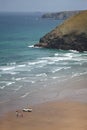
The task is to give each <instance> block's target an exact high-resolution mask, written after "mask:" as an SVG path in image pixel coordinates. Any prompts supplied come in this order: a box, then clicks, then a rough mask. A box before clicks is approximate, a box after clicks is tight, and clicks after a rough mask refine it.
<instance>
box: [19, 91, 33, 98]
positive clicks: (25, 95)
mask: <svg viewBox="0 0 87 130" xmlns="http://www.w3.org/2000/svg"><path fill="white" fill-rule="evenodd" d="M30 93H31V92H28V93H25V94H24V95H22V96H21V98H25V97H27V96H28V95H29V94H30Z"/></svg>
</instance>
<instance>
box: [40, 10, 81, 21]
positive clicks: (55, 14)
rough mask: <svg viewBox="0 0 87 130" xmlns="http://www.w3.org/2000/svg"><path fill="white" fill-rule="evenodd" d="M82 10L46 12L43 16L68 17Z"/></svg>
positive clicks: (60, 18) (61, 18) (53, 17)
mask: <svg viewBox="0 0 87 130" xmlns="http://www.w3.org/2000/svg"><path fill="white" fill-rule="evenodd" d="M79 12H80V11H63V12H58V13H46V14H43V15H42V18H52V19H59V20H63V19H67V18H69V17H71V16H73V15H75V14H78V13H79Z"/></svg>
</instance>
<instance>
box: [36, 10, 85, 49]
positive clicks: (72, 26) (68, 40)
mask: <svg viewBox="0 0 87 130" xmlns="http://www.w3.org/2000/svg"><path fill="white" fill-rule="evenodd" d="M34 46H39V47H45V48H55V49H63V50H70V49H71V50H77V51H87V10H86V11H81V12H80V13H79V14H76V15H75V16H72V17H71V18H69V19H67V20H65V21H64V23H63V24H61V25H60V26H57V27H56V28H55V29H54V30H52V31H51V32H49V33H48V34H46V35H45V36H43V37H42V38H41V39H40V41H39V43H37V44H35V45H34Z"/></svg>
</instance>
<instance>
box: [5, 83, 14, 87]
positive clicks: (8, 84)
mask: <svg viewBox="0 0 87 130" xmlns="http://www.w3.org/2000/svg"><path fill="white" fill-rule="evenodd" d="M14 83H15V82H7V83H6V86H10V85H11V84H14Z"/></svg>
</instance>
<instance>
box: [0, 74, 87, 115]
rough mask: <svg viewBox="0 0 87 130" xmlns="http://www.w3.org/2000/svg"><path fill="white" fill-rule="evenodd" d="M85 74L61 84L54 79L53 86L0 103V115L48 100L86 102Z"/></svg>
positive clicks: (86, 81) (86, 83)
mask: <svg viewBox="0 0 87 130" xmlns="http://www.w3.org/2000/svg"><path fill="white" fill-rule="evenodd" d="M86 79H87V76H80V77H74V78H72V79H70V80H66V81H64V82H62V83H61V84H60V83H58V82H57V81H56V80H55V81H56V82H55V84H54V85H53V86H51V87H50V86H48V87H46V88H43V89H42V90H40V91H37V93H33V94H32V95H29V96H27V97H26V98H22V99H20V98H19V99H12V100H11V101H8V102H5V103H0V110H1V111H0V116H3V115H4V114H5V113H7V112H10V111H14V110H16V109H20V108H23V107H26V106H27V105H29V106H36V105H39V104H42V103H45V102H49V101H58V102H61V101H68V102H82V103H87V87H86V85H87V80H86Z"/></svg>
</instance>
